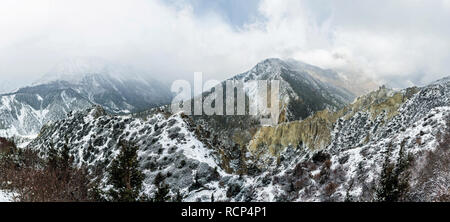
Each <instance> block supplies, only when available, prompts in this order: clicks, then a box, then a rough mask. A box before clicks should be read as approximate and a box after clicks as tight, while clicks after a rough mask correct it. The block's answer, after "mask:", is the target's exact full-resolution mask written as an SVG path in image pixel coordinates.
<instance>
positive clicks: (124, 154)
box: [109, 141, 144, 202]
mask: <svg viewBox="0 0 450 222" xmlns="http://www.w3.org/2000/svg"><path fill="white" fill-rule="evenodd" d="M119 146H120V148H121V149H120V153H119V155H118V156H117V157H116V159H115V160H114V161H113V162H112V163H111V167H110V169H109V173H110V177H109V184H111V185H113V188H112V189H111V190H110V191H109V194H110V195H111V197H112V199H113V200H114V201H119V202H134V201H137V200H139V199H140V195H139V194H140V192H141V190H142V182H143V180H144V174H143V173H142V172H141V171H140V170H139V162H138V158H137V157H138V156H137V150H138V148H137V147H136V146H134V145H132V144H130V143H128V142H125V141H119Z"/></svg>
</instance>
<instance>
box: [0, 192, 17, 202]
mask: <svg viewBox="0 0 450 222" xmlns="http://www.w3.org/2000/svg"><path fill="white" fill-rule="evenodd" d="M13 196H14V195H13V194H12V193H9V192H6V191H3V190H0V202H13V201H14V198H13Z"/></svg>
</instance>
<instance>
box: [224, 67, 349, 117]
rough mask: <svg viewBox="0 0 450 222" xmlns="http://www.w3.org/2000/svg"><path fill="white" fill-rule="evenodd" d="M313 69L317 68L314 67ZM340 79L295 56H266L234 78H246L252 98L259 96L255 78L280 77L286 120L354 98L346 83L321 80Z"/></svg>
mask: <svg viewBox="0 0 450 222" xmlns="http://www.w3.org/2000/svg"><path fill="white" fill-rule="evenodd" d="M312 70H314V71H312ZM330 76H332V78H334V79H339V77H338V76H337V74H336V73H334V72H332V71H329V70H322V69H320V68H318V67H314V66H311V65H306V64H304V63H301V62H297V61H294V60H287V61H283V60H281V59H266V60H264V61H262V62H260V63H258V64H257V65H256V66H255V67H253V68H252V69H251V70H249V71H248V72H245V73H242V74H239V75H237V76H235V77H234V78H232V80H241V81H244V87H245V90H246V94H247V95H248V96H249V100H256V98H255V97H257V96H258V95H257V94H256V92H257V90H256V87H257V86H256V84H252V83H250V81H252V80H279V81H280V101H281V108H282V115H284V118H281V119H282V120H284V121H292V120H299V119H304V118H306V117H308V116H310V115H311V114H313V113H315V112H317V111H320V110H323V109H329V110H337V109H340V108H342V107H344V106H345V105H347V104H348V103H350V102H352V101H353V99H354V98H355V95H354V94H353V93H351V92H350V91H348V90H347V89H345V88H343V87H339V86H336V85H333V84H330V83H328V82H325V81H321V80H320V79H319V77H321V78H322V79H326V78H328V79H329V78H330Z"/></svg>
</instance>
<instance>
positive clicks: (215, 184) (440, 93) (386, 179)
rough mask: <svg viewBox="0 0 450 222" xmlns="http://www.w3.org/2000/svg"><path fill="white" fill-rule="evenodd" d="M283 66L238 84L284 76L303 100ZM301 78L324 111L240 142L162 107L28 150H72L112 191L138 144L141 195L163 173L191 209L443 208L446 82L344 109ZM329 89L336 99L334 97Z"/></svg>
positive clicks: (374, 96)
mask: <svg viewBox="0 0 450 222" xmlns="http://www.w3.org/2000/svg"><path fill="white" fill-rule="evenodd" d="M273 62H276V66H275V65H274V64H272V63H273ZM279 64H280V62H279V61H274V60H268V61H265V62H264V63H263V64H260V65H264V66H265V68H264V69H262V68H261V72H254V71H253V72H248V73H246V74H245V75H240V76H238V77H236V78H244V79H245V78H247V77H248V78H249V79H250V78H253V79H256V78H266V77H267V78H272V77H281V79H282V81H286V83H283V84H289V85H285V87H284V88H285V89H286V90H285V91H284V92H286V93H284V95H287V96H288V97H287V98H294V97H295V96H298V97H301V96H304V95H301V93H302V92H301V91H295V87H293V86H292V85H291V84H292V82H291V81H287V80H286V79H287V78H288V77H291V76H290V75H289V74H286V70H285V67H284V65H285V64H282V65H281V66H280V65H279ZM254 70H258V67H256V69H254ZM264 70H266V71H267V70H271V72H263V71H264ZM267 73H277V74H279V75H273V76H272V75H265V76H264V74H267ZM259 74H263V75H259ZM297 74H298V75H300V74H299V73H297ZM297 74H296V75H297ZM302 77H303V78H305V80H304V81H303V80H302V81H301V82H302V83H305V82H307V83H308V84H313V85H314V87H313V89H314V90H312V91H313V92H316V95H321V96H322V97H321V98H323V100H321V101H323V102H324V103H325V104H324V105H323V106H322V108H324V109H323V110H321V111H316V112H312V113H311V114H310V115H309V116H307V117H306V118H302V119H299V120H292V121H289V122H282V123H280V124H278V125H277V126H262V127H261V126H260V127H255V128H252V129H249V128H247V130H248V131H254V132H248V133H247V134H245V135H244V134H240V135H243V136H241V137H240V138H234V137H239V136H238V135H237V134H236V135H234V136H233V137H232V136H230V137H228V140H227V139H226V138H225V137H227V136H229V134H224V135H223V136H222V137H220V135H218V134H220V133H218V132H225V131H224V130H225V129H227V128H226V127H222V128H216V127H204V126H205V124H202V121H199V120H195V119H192V118H191V117H189V116H185V115H184V114H182V113H176V114H171V113H168V112H165V111H163V109H159V110H153V111H152V112H148V113H146V114H141V118H136V117H135V118H133V117H124V116H122V117H120V116H113V115H109V114H107V113H106V112H105V111H104V110H103V109H101V108H99V107H94V108H92V109H88V110H85V111H82V112H77V113H73V114H70V115H69V118H67V119H63V120H59V121H56V122H54V123H52V124H49V125H47V126H45V127H44V128H43V129H42V131H41V133H40V135H39V137H38V138H37V139H35V140H34V141H33V142H32V143H31V144H30V145H29V147H31V148H33V149H38V150H40V151H41V153H42V155H43V156H45V155H47V153H46V152H47V150H48V147H57V148H59V149H61V148H62V147H64V145H65V144H66V145H67V146H69V148H70V150H71V154H72V155H73V156H74V157H75V161H76V164H78V165H79V166H81V165H87V166H89V168H90V170H91V172H98V171H100V172H101V173H100V176H99V178H98V179H99V180H100V181H101V184H102V186H103V187H104V188H106V187H108V184H107V180H106V179H105V178H107V172H105V171H104V169H105V168H107V166H109V164H110V163H111V161H112V159H114V157H115V156H117V154H118V149H119V148H118V141H121V140H126V141H131V142H133V143H134V144H137V146H138V147H139V152H138V156H139V163H140V168H141V170H142V171H143V172H144V174H145V180H144V187H145V189H144V191H143V192H144V193H145V194H147V195H149V196H152V195H155V194H156V192H157V187H156V186H155V180H156V178H157V175H162V177H161V176H159V178H158V180H162V181H164V183H166V184H168V186H169V191H170V192H169V196H172V197H174V196H175V195H177V194H178V193H181V194H182V196H183V197H184V201H211V200H212V199H214V200H216V201H383V200H391V201H402V200H406V201H436V200H443V199H445V198H448V197H449V196H450V194H449V193H448V190H449V187H448V184H450V176H449V174H448V172H449V170H450V169H449V167H448V166H449V164H448V157H449V150H448V140H449V138H450V81H449V79H448V78H447V79H442V80H439V81H436V82H435V83H432V84H430V85H428V86H425V87H421V88H419V87H412V88H408V89H404V90H400V91H395V90H392V89H388V88H386V87H380V88H379V89H378V90H376V91H373V92H371V93H369V94H367V95H364V96H360V97H358V98H357V99H356V100H355V101H354V102H353V103H351V104H348V105H344V104H342V105H340V107H341V108H338V106H337V105H338V104H339V103H337V102H336V101H339V100H338V99H339V98H345V97H344V96H343V95H346V93H345V92H346V91H343V92H344V93H342V91H341V89H339V88H337V89H336V87H331V86H327V84H324V83H323V82H320V81H317V80H316V79H314V78H311V77H308V76H306V75H303V76H302ZM291 78H294V77H291ZM303 78H302V79H303ZM330 90H334V92H336V91H338V93H337V95H336V94H333V95H329V94H327V92H329V91H330ZM317 92H320V93H317ZM292 95H294V96H292ZM289 96H292V97H289ZM333 105H334V106H335V107H336V108H335V109H331V108H329V107H333ZM327 108H328V109H327ZM239 118H241V117H239ZM240 120H242V119H239V120H237V121H236V122H239V121H240ZM203 121H211V120H208V119H203ZM225 121H231V120H225ZM242 121H245V120H242ZM236 122H231V123H236ZM203 123H204V122H203ZM223 125H224V126H230V125H233V124H229V122H225V123H224V124H223ZM208 126H211V125H208ZM255 126H256V125H255ZM232 128H233V127H232ZM245 128H246V127H243V128H241V130H240V132H244V131H245ZM217 130H219V131H217ZM247 136H248V137H249V139H248V140H247V139H244V138H243V137H247ZM230 140H234V141H236V142H235V143H230V142H229V141H230ZM239 140H241V141H239ZM444 140H447V145H445V141H444ZM102 169H103V170H102Z"/></svg>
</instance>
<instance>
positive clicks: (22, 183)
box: [0, 148, 92, 202]
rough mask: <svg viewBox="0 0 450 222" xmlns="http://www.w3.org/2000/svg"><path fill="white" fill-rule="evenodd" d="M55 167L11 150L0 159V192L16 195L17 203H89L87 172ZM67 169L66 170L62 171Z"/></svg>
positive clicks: (31, 154) (30, 152) (28, 151)
mask: <svg viewBox="0 0 450 222" xmlns="http://www.w3.org/2000/svg"><path fill="white" fill-rule="evenodd" d="M62 156H63V155H59V156H58V161H59V164H58V165H56V166H54V165H51V164H49V161H47V160H45V159H42V158H40V157H39V155H38V152H37V151H34V150H31V149H17V148H16V149H14V150H12V151H11V152H9V153H7V154H2V155H1V156H0V188H2V189H7V190H11V191H13V192H14V193H16V194H17V197H16V199H17V201H25V202H67V201H92V199H91V198H90V195H89V194H90V193H89V190H90V187H91V186H90V182H89V181H90V180H89V179H88V173H87V170H86V169H85V168H84V167H82V168H75V167H72V163H71V162H69V163H63V162H62V161H63V158H62ZM63 166H66V167H63Z"/></svg>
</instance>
